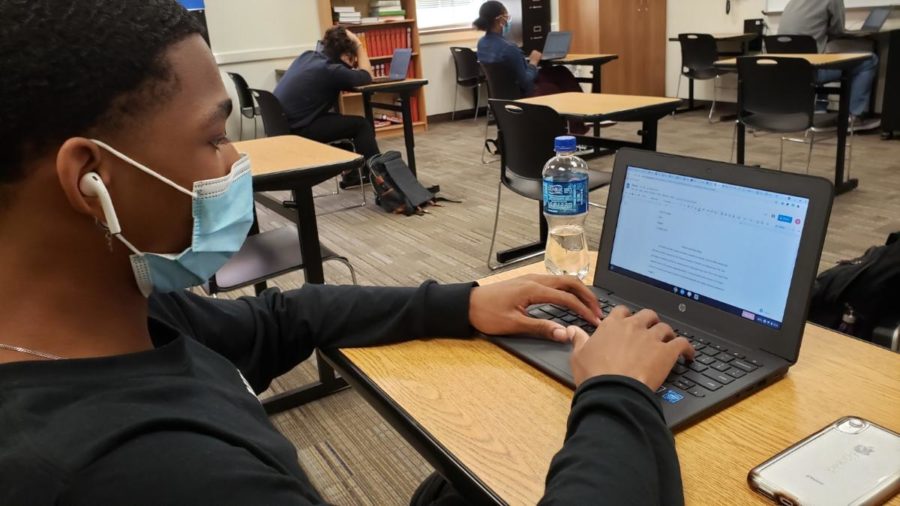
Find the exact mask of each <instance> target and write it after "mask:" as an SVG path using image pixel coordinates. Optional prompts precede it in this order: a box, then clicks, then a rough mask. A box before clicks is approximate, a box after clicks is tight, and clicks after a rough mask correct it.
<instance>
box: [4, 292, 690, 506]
mask: <svg viewBox="0 0 900 506" xmlns="http://www.w3.org/2000/svg"><path fill="white" fill-rule="evenodd" d="M470 288H471V285H448V286H438V285H436V284H434V283H426V284H423V285H422V286H420V287H418V288H367V287H339V286H323V285H307V286H305V287H303V288H301V289H300V290H296V291H291V292H285V293H281V292H278V291H276V290H270V291H267V292H265V293H264V294H263V295H261V296H260V297H248V298H242V299H239V300H236V301H229V300H217V299H209V298H203V297H199V296H195V295H192V294H190V293H186V292H185V293H176V294H169V295H154V296H153V297H151V300H150V307H151V319H150V322H149V328H150V331H151V335H152V337H153V340H154V344H155V345H156V348H155V349H153V350H150V351H146V352H141V353H134V354H129V355H121V356H114V357H102V358H91V359H77V360H60V361H30V362H17V363H10V364H3V365H0V434H2V435H0V504H3V505H9V506H14V505H45V504H46V505H50V504H54V505H62V506H66V505H82V504H83V505H96V504H104V505H106V504H109V505H114V504H129V505H145V504H146V505H166V504H172V505H176V504H216V505H229V504H235V505H238V504H241V505H243V504H267V505H303V504H319V503H322V499H321V497H320V496H319V494H318V493H317V492H316V491H315V489H314V488H313V487H312V485H311V484H310V482H309V481H308V479H307V478H306V476H305V475H304V473H303V471H302V470H301V468H300V466H299V464H298V462H297V457H296V452H295V450H294V448H293V446H292V445H291V443H290V442H289V441H288V440H287V439H285V438H284V437H283V436H282V435H281V434H280V433H279V432H278V431H277V430H276V429H275V428H274V427H273V426H272V424H271V423H270V422H269V420H268V418H267V416H266V414H265V412H264V410H263V409H262V407H261V405H260V403H259V401H258V400H257V398H256V397H255V395H253V392H254V391H255V392H260V391H262V390H264V389H265V388H266V387H267V386H268V384H269V382H270V381H271V380H272V379H273V378H275V377H277V376H278V375H280V374H283V373H284V372H286V371H288V370H290V369H291V368H292V367H294V366H295V365H296V364H298V363H299V362H301V361H303V360H305V359H306V358H307V357H309V356H310V355H311V354H312V352H313V350H314V349H315V348H317V347H323V348H328V347H354V346H370V345H376V344H384V343H389V342H399V341H403V340H409V339H414V338H418V337H425V336H437V335H442V336H450V337H466V336H469V335H471V333H472V329H471V327H470V325H469V321H468V297H469V291H470ZM245 378H246V379H245ZM251 389H252V391H251ZM624 499H628V502H640V503H644V502H661V503H666V504H674V503H678V502H681V501H682V493H681V480H680V475H679V470H678V460H677V456H676V455H675V450H674V446H673V444H672V437H671V434H670V433H669V431H668V429H667V428H666V426H665V423H664V422H663V419H662V414H661V412H660V410H659V406H658V404H657V402H656V401H655V399H654V398H653V396H652V394H651V393H650V392H649V390H648V389H647V388H646V387H644V386H642V385H640V384H639V383H637V382H635V381H633V380H629V379H625V378H619V377H601V378H597V379H593V380H590V381H588V382H586V383H585V384H584V385H582V386H581V388H580V389H579V390H578V392H576V396H575V399H574V403H573V410H572V414H571V416H570V420H569V430H568V435H567V438H566V444H565V446H564V448H563V449H562V450H561V451H560V453H559V454H558V455H557V456H556V457H555V458H554V460H553V463H552V465H551V469H550V473H549V475H548V478H547V496H546V497H545V502H546V503H547V504H552V503H558V504H585V503H592V502H604V501H605V502H609V503H610V504H612V503H615V504H620V503H622V502H623V500H624Z"/></svg>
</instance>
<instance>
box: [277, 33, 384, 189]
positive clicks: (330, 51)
mask: <svg viewBox="0 0 900 506" xmlns="http://www.w3.org/2000/svg"><path fill="white" fill-rule="evenodd" d="M371 82H372V65H371V64H370V63H369V55H368V53H366V48H365V47H364V46H363V45H362V44H360V43H359V39H358V38H357V37H356V35H354V34H353V32H350V31H348V30H347V29H345V28H344V27H341V26H334V27H331V28H329V29H328V30H327V31H326V32H325V36H324V37H322V50H321V51H306V52H304V53H303V54H301V55H300V56H298V57H297V59H296V60H294V62H293V63H291V66H290V67H289V68H288V70H287V72H285V73H284V76H282V77H281V80H280V81H278V85H277V86H275V91H274V92H273V93H274V94H275V96H276V97H278V100H279V101H281V105H282V106H283V107H284V111H285V114H286V115H287V118H288V122H289V123H290V125H291V129H292V130H293V131H294V133H296V134H297V135H300V136H303V137H306V138H309V139H313V140H316V141H319V142H331V141H336V140H339V139H352V140H353V144H354V145H355V146H356V152H357V153H359V154H361V155H363V156H364V157H365V158H366V160H368V159H369V158H371V157H372V156H374V155H377V154H378V153H379V151H378V143H377V142H376V141H375V130H374V129H373V127H372V124H371V123H369V121H368V120H366V118H363V117H362V116H345V115H343V114H340V113H337V112H334V108H335V105H336V104H337V99H338V94H339V93H340V92H341V91H346V90H352V89H353V88H355V87H357V86H362V85H365V84H369V83H371ZM354 178H355V179H354ZM358 179H359V175H357V174H356V173H355V172H349V173H347V174H344V178H343V179H342V186H343V187H349V186H352V185H354V184H356V183H358V182H359V181H358Z"/></svg>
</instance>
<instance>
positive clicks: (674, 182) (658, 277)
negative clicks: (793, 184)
mask: <svg viewBox="0 0 900 506" xmlns="http://www.w3.org/2000/svg"><path fill="white" fill-rule="evenodd" d="M808 206H809V199H807V198H804V197H797V196H792V195H785V194H781V193H773V192H769V191H765V190H758V189H755V188H749V187H744V186H736V185H732V184H726V183H720V182H716V181H711V180H707V179H699V178H695V177H688V176H682V175H679V174H671V173H668V172H660V171H655V170H649V169H644V168H639V167H631V166H629V167H628V170H627V172H626V175H625V183H624V188H623V192H622V201H621V205H620V209H619V218H618V223H617V226H616V233H615V238H614V239H613V246H612V254H611V257H610V265H609V270H610V271H612V272H616V273H618V274H621V275H623V276H627V277H630V278H632V279H635V280H638V281H641V282H644V283H647V284H649V285H652V286H655V287H657V288H659V289H662V290H667V291H670V292H672V293H674V294H676V295H679V296H682V297H687V298H689V299H691V300H693V301H697V302H701V303H703V304H706V305H708V306H711V307H714V308H717V309H720V310H723V311H726V312H728V313H732V314H735V315H737V316H740V317H743V318H746V319H748V320H751V321H754V322H756V323H758V324H760V325H765V326H767V327H770V328H774V329H780V328H781V325H782V322H783V319H784V313H785V306H786V304H787V298H788V291H789V290H790V287H791V279H792V277H793V272H794V265H795V263H796V261H797V251H798V248H799V246H800V237H801V235H802V232H803V224H804V223H805V221H806V212H807V208H808Z"/></svg>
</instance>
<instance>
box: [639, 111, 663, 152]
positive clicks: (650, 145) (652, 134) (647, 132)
mask: <svg viewBox="0 0 900 506" xmlns="http://www.w3.org/2000/svg"><path fill="white" fill-rule="evenodd" d="M658 122H659V120H658V119H656V118H654V119H645V120H644V121H643V125H642V126H641V147H642V148H643V149H646V150H648V151H656V133H657V124H658Z"/></svg>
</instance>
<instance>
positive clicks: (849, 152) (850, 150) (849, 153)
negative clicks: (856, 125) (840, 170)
mask: <svg viewBox="0 0 900 506" xmlns="http://www.w3.org/2000/svg"><path fill="white" fill-rule="evenodd" d="M855 119H856V118H853V117H851V118H850V126H849V128H850V138H849V139H848V140H847V179H845V181H846V180H849V179H850V169H851V168H852V166H853V130H854V129H853V122H854V121H855Z"/></svg>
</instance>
